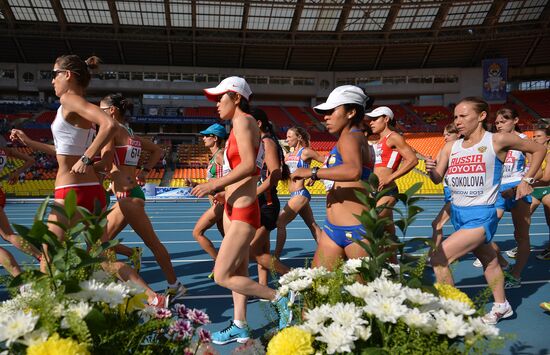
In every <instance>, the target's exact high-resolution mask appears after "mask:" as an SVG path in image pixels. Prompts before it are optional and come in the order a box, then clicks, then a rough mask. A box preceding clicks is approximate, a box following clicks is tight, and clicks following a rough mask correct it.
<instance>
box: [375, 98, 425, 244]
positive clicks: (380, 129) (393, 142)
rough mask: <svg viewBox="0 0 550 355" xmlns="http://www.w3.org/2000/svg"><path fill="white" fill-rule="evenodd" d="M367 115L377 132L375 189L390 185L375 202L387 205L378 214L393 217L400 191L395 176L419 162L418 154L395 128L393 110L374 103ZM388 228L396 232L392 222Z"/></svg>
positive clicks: (391, 232)
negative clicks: (383, 194) (388, 189)
mask: <svg viewBox="0 0 550 355" xmlns="http://www.w3.org/2000/svg"><path fill="white" fill-rule="evenodd" d="M367 116H368V117H370V128H371V130H372V133H373V134H378V135H379V136H380V139H379V140H378V143H376V144H375V146H374V151H375V154H376V160H375V162H374V174H375V175H376V176H377V177H378V181H379V184H378V191H382V190H384V189H387V188H390V189H391V190H390V191H389V192H388V193H387V194H386V196H383V197H382V198H380V200H378V203H377V206H382V205H386V206H387V207H390V208H387V209H383V210H382V212H380V217H389V218H390V219H391V220H393V211H392V209H391V207H393V206H394V205H395V203H396V202H397V195H398V194H399V189H398V188H397V184H396V183H395V180H397V179H398V178H400V177H401V176H403V175H405V174H407V173H408V172H409V171H411V170H412V169H414V167H415V166H416V164H418V158H417V157H416V153H415V151H414V150H413V149H412V148H411V147H410V146H409V145H408V144H407V142H405V139H404V138H403V137H402V136H401V135H400V134H399V133H397V132H396V131H395V129H394V126H395V119H394V116H393V111H392V110H391V109H390V108H389V107H387V106H380V107H377V108H375V109H374V110H372V111H371V112H369V113H367ZM402 161H403V162H402ZM401 162H402V163H401ZM400 163H401V164H400ZM388 232H390V234H392V235H394V234H395V226H394V225H393V224H392V225H391V226H390V228H388Z"/></svg>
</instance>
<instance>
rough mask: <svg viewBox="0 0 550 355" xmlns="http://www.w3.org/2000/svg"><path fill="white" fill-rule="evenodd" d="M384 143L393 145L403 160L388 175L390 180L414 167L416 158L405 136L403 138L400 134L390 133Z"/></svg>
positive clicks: (416, 162) (416, 161)
mask: <svg viewBox="0 0 550 355" xmlns="http://www.w3.org/2000/svg"><path fill="white" fill-rule="evenodd" d="M386 144H387V145H388V146H390V147H395V149H396V150H397V152H398V153H399V154H401V156H402V157H403V160H402V162H401V164H400V165H399V167H398V168H397V170H396V171H395V172H393V173H392V174H391V175H390V178H391V181H395V180H396V179H398V178H400V177H401V176H403V175H405V174H407V173H408V172H409V171H411V170H412V169H414V167H415V166H416V165H417V164H418V158H417V157H416V153H415V152H414V150H413V149H412V148H411V146H410V145H408V144H407V142H405V138H403V137H402V136H401V135H400V134H392V135H391V136H389V137H388V140H387V141H386Z"/></svg>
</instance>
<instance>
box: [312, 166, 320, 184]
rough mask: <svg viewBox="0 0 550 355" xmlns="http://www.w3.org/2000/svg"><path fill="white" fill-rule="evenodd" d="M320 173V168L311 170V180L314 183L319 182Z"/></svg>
mask: <svg viewBox="0 0 550 355" xmlns="http://www.w3.org/2000/svg"><path fill="white" fill-rule="evenodd" d="M318 171H319V167H318V166H316V167H314V168H312V169H311V180H313V181H317V180H319V178H318V177H317V172H318Z"/></svg>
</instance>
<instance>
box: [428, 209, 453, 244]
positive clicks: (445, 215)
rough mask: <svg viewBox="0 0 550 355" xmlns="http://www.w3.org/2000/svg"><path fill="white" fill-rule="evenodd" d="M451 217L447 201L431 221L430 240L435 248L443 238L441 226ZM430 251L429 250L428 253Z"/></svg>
mask: <svg viewBox="0 0 550 355" xmlns="http://www.w3.org/2000/svg"><path fill="white" fill-rule="evenodd" d="M450 219H451V203H450V202H447V203H445V205H443V207H442V208H441V211H439V214H438V215H437V217H435V219H434V220H433V222H432V241H433V242H434V244H435V249H437V248H438V247H439V245H441V241H442V240H443V226H445V223H447V222H448V221H449V220H450ZM431 253H432V251H430V254H431Z"/></svg>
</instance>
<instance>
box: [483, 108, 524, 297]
mask: <svg viewBox="0 0 550 355" xmlns="http://www.w3.org/2000/svg"><path fill="white" fill-rule="evenodd" d="M518 121H519V115H518V113H517V111H516V110H515V109H511V108H506V107H503V108H501V109H499V110H498V111H497V114H496V119H495V127H496V130H497V132H499V133H510V134H513V135H516V136H518V137H519V138H521V139H527V136H526V135H525V134H523V133H521V132H520V131H519V128H518V126H517V124H518ZM528 158H530V157H528V156H526V155H525V154H524V153H523V152H521V151H518V150H509V151H508V153H507V154H506V158H505V160H504V165H503V167H502V179H501V185H500V188H499V193H498V196H497V201H496V203H495V206H496V208H497V217H498V219H499V220H500V219H501V218H502V216H503V215H504V212H505V211H509V212H511V213H512V221H513V223H514V238H515V240H516V242H517V253H516V255H515V257H516V263H515V265H514V266H513V267H512V269H511V270H510V271H509V272H507V273H506V274H505V276H506V280H505V282H504V288H519V287H521V272H522V270H523V269H524V268H525V265H527V260H528V259H529V254H530V249H531V245H530V242H529V227H530V226H531V214H530V205H531V196H529V195H527V196H524V197H522V198H521V199H518V200H516V198H515V197H516V196H515V189H516V186H518V184H519V183H520V182H521V181H522V179H523V177H524V176H525V173H526V171H527V164H526V162H527V159H528ZM491 245H492V247H493V248H494V249H495V251H496V252H497V255H498V256H499V263H500V265H501V266H502V267H505V266H507V264H508V263H507V262H506V260H505V259H504V258H503V257H502V256H501V255H500V249H499V247H498V246H497V244H496V243H494V242H493V243H492V244H491ZM474 264H477V265H475V266H478V267H481V265H480V264H479V263H477V260H476V263H474Z"/></svg>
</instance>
